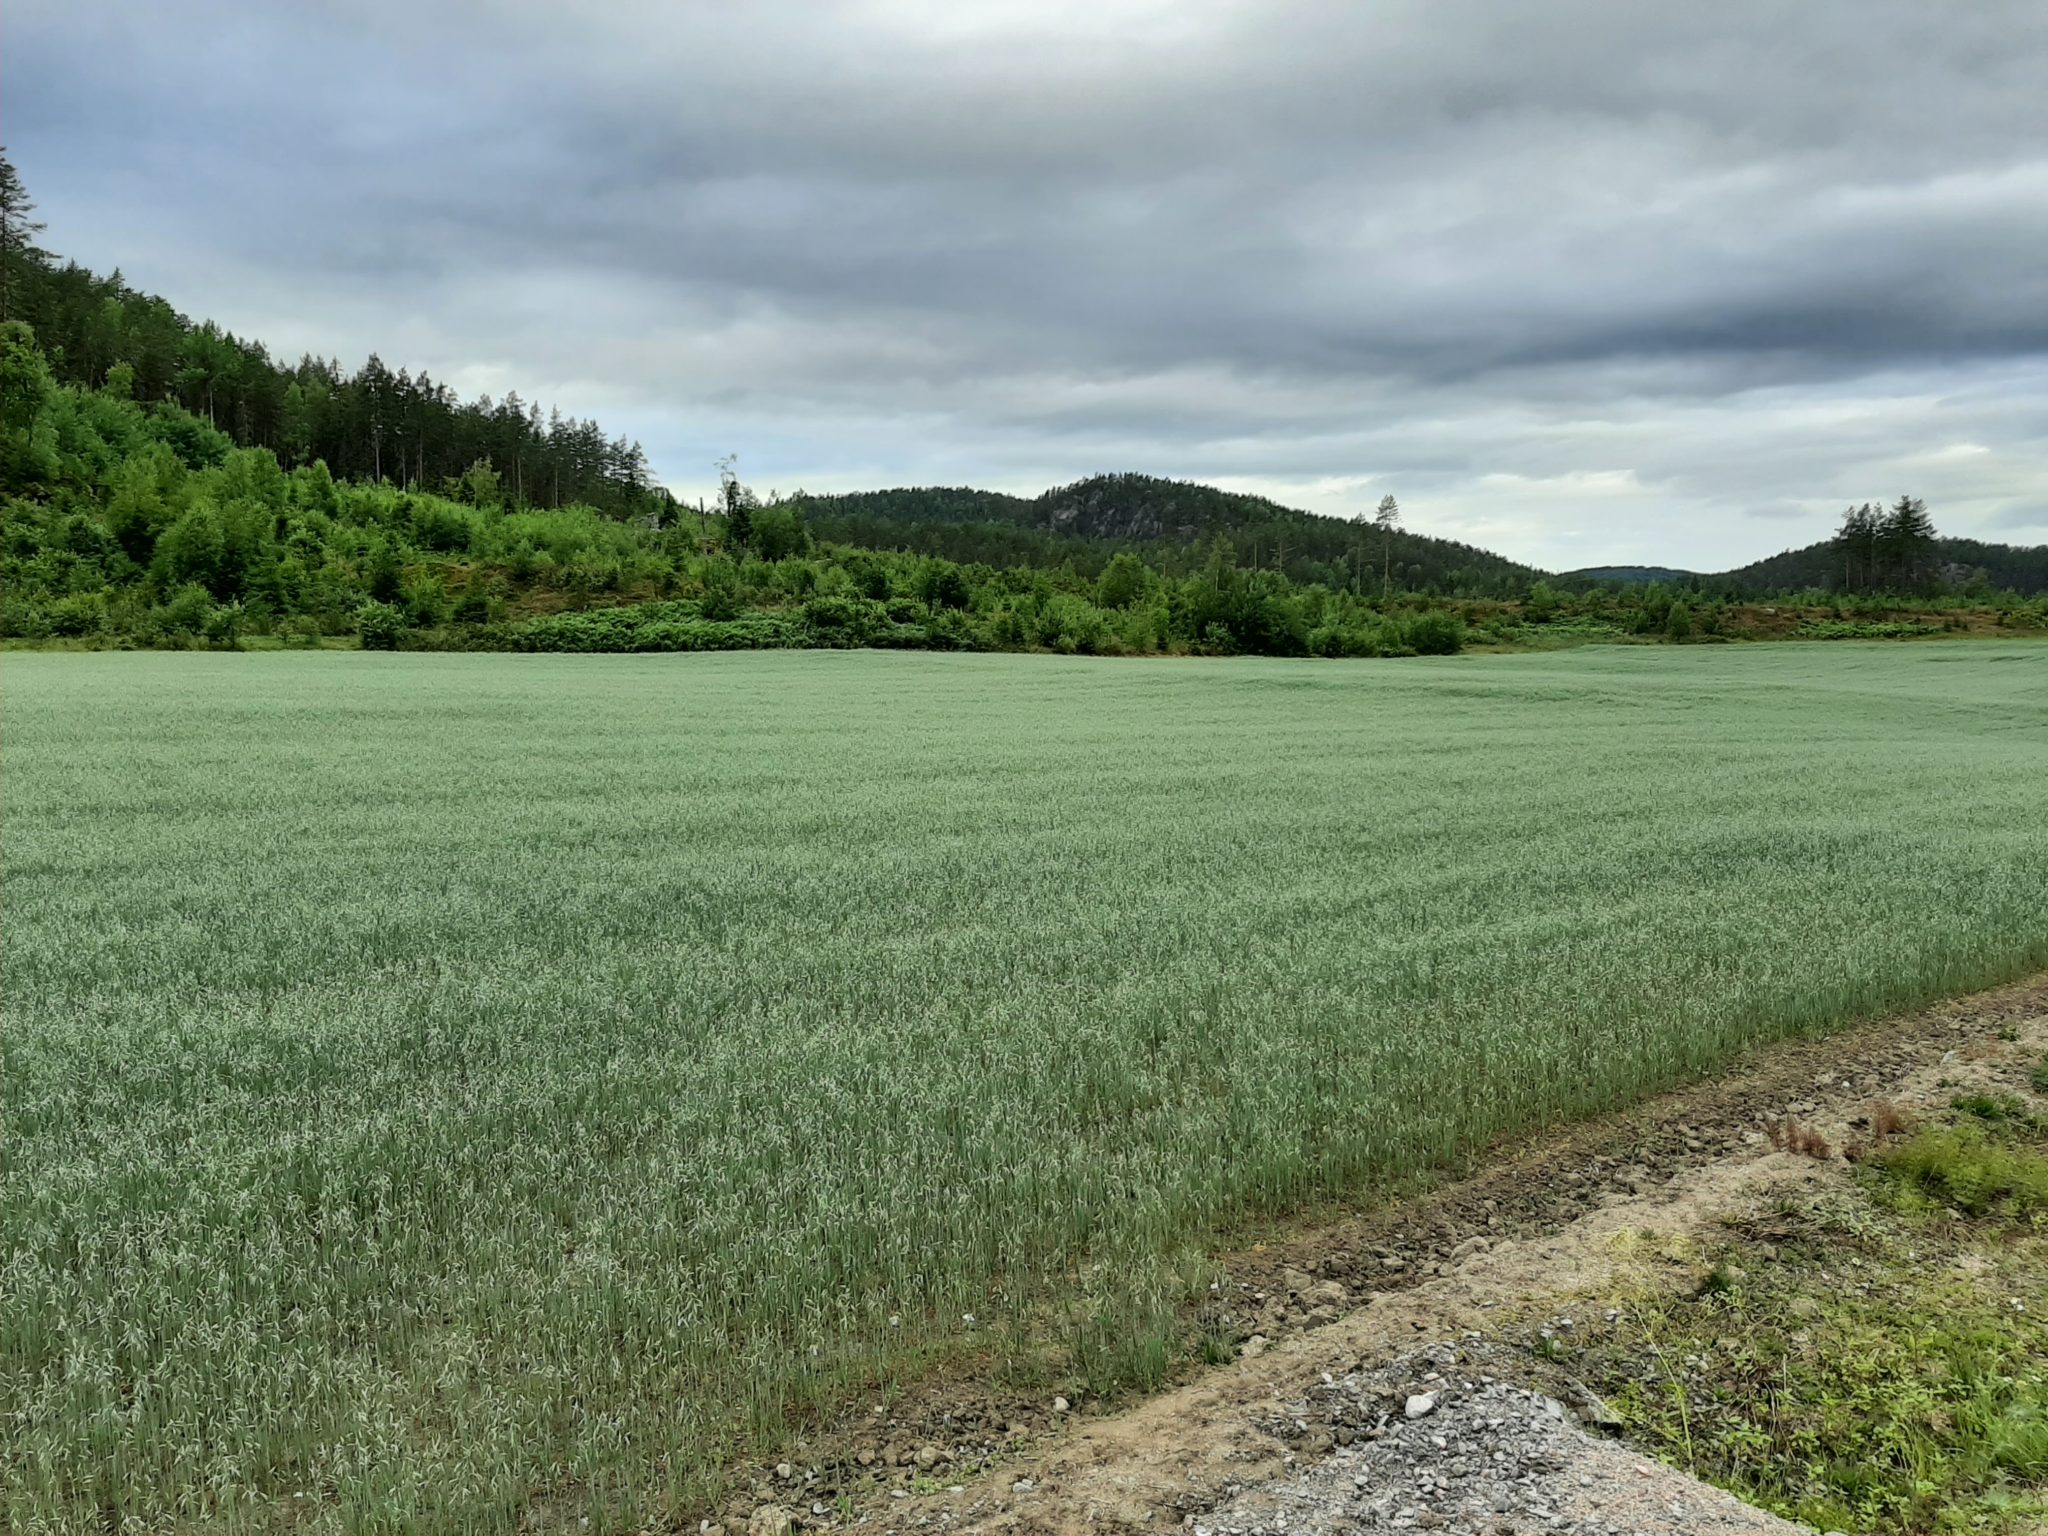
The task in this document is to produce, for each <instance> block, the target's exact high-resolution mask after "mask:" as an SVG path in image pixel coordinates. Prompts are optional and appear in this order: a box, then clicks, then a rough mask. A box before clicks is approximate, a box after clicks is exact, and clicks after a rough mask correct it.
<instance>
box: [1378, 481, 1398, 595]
mask: <svg viewBox="0 0 2048 1536" xmlns="http://www.w3.org/2000/svg"><path fill="white" fill-rule="evenodd" d="M1372 522H1373V526H1374V527H1375V528H1377V529H1379V531H1380V596H1381V598H1383V599H1384V598H1386V597H1388V596H1389V595H1391V594H1392V592H1393V590H1394V532H1395V530H1396V529H1398V528H1399V527H1400V526H1401V504H1400V503H1399V502H1398V501H1396V500H1394V498H1393V495H1392V493H1391V492H1390V493H1388V494H1387V495H1385V496H1382V497H1381V498H1380V504H1379V507H1378V508H1377V509H1376V510H1375V511H1374V512H1373V515H1372Z"/></svg>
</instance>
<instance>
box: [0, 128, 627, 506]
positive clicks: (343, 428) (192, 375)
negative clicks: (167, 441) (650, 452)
mask: <svg viewBox="0 0 2048 1536" xmlns="http://www.w3.org/2000/svg"><path fill="white" fill-rule="evenodd" d="M34 210H35V205H34V203H33V202H32V201H31V200H30V198H29V196H28V193H27V191H26V189H25V188H24V187H23V186H22V184H21V180H20V178H19V176H18V175H17V174H16V173H15V170H14V168H13V166H12V165H11V164H10V163H9V162H8V161H7V160H6V158H5V156H4V155H0V320H21V321H25V322H27V324H28V325H29V327H30V328H31V329H32V330H33V331H34V332H35V335H36V338H37V341H38V342H39V344H40V345H41V347H42V351H43V355H44V357H45V358H46V359H47V361H48V364H49V368H50V372H51V374H52V375H53V376H54V378H55V379H56V380H57V381H58V382H59V383H65V384H76V385H80V386H82V387H84V388H87V389H94V390H104V391H106V392H108V393H110V394H113V395H115V396H117V397H121V398H132V399H135V400H143V401H149V402H157V401H166V400H168V401H173V402H175V403H176V404H178V405H180V406H182V407H183V408H184V409H185V410H186V411H187V412H188V413H190V414H191V415H193V416H195V417H197V418H198V419H199V420H200V421H201V422H203V423H204V424H205V425H207V426H208V427H211V428H214V429H216V430H218V431H219V432H221V433H223V434H225V435H226V437H227V438H228V439H229V440H230V441H231V442H232V443H233V444H235V445H236V446H238V447H258V448H267V449H270V450H271V451H272V452H273V453H275V454H276V456H277V457H278V459H279V460H280V461H282V462H283V463H284V464H286V465H287V466H292V465H299V464H308V463H312V462H313V461H314V460H319V461H320V462H322V463H324V464H325V465H326V466H327V468H328V471H329V472H330V473H331V474H333V475H335V476H336V477H338V478H340V479H345V480H353V479H366V480H378V481H384V482H388V483H390V484H393V485H396V486H398V487H399V488H400V489H428V488H438V487H440V486H442V485H443V484H445V483H446V482H447V481H448V480H449V479H451V478H452V477H454V476H457V475H460V474H461V473H462V472H463V471H464V470H466V469H467V468H469V466H470V465H472V464H474V463H476V462H477V461H479V460H487V461H488V462H490V463H491V464H493V465H495V466H497V467H498V469H499V471H500V473H501V476H502V478H503V480H504V482H505V484H506V487H507V489H508V490H509V491H510V493H511V494H512V495H513V496H514V497H515V498H516V499H517V500H519V501H520V502H521V503H523V504H526V505H529V506H536V507H560V506H567V505H569V504H571V503H578V504H582V505H585V506H589V507H593V508H595V509H597V510H598V511H600V512H603V513H606V514H609V515H613V516H632V515H638V514H641V513H643V512H645V511H646V510H648V509H649V508H650V507H651V506H652V505H655V504H657V503H660V502H665V501H666V500H667V497H666V495H665V494H664V493H662V492H661V491H659V490H658V489H657V488H656V487H655V486H654V484H653V481H652V479H651V477H650V475H649V473H648V469H647V456H646V454H645V453H644V452H642V450H641V447H640V445H639V444H638V443H633V442H628V441H626V440H625V439H624V438H622V437H618V438H614V437H607V436H606V435H605V432H604V430H603V429H602V428H601V427H599V425H598V424H597V423H596V422H594V421H582V420H576V419H574V418H569V417H564V416H563V415H562V414H561V412H560V411H558V410H546V411H544V410H543V409H542V408H541V406H540V405H539V404H538V403H537V402H528V401H524V400H521V399H520V398H519V396H518V394H517V393H511V394H507V395H506V396H505V397H504V398H503V399H501V400H493V399H492V398H491V397H490V396H488V395H482V396H479V397H477V398H476V399H474V400H467V401H465V400H461V399H458V398H457V397H456V395H455V393H454V391H453V390H451V389H449V388H448V386H447V385H445V384H442V383H440V382H439V381H437V380H435V379H433V378H430V377H429V376H428V375H427V374H426V372H425V371H424V370H422V371H421V372H419V373H416V374H415V373H413V372H410V371H409V370H408V369H406V368H404V367H401V368H399V369H398V371H397V372H395V373H394V372H392V370H391V369H390V368H388V367H386V366H385V364H384V362H383V361H382V359H380V358H379V357H378V356H377V355H376V354H374V353H372V354H371V356H370V357H369V359H368V360H367V361H366V362H364V363H363V365H362V366H361V367H359V368H357V369H355V370H354V371H353V372H350V371H348V370H346V369H344V368H343V367H342V365H341V364H340V363H339V362H337V361H335V360H333V359H329V358H318V357H301V358H300V359H299V360H298V361H297V362H287V361H285V360H284V359H282V358H274V357H272V356H271V354H270V351H269V349H268V348H267V347H266V346H264V344H263V343H262V342H261V341H260V340H255V339H251V338H247V337H240V336H236V335H234V334H233V333H232V332H229V331H225V330H222V329H221V328H220V327H219V326H217V325H215V324H214V323H213V322H212V321H210V320H209V321H193V320H190V319H188V318H187V317H185V316H184V315H182V314H180V313H179V312H178V311H177V310H176V309H175V308H173V307H172V306H171V304H170V303H169V302H168V301H166V300H164V299H161V298H158V297H157V296H156V295H154V294H148V293H140V292H138V291H136V290H135V289H133V288H131V287H130V286H129V285H128V282H127V280H126V279H125V278H123V277H122V276H121V274H120V272H119V271H116V272H114V273H113V274H112V275H110V276H105V277H102V276H100V275H99V274H97V273H94V272H91V271H88V270H87V269H86V268H84V267H82V266H80V265H79V264H78V263H76V262H73V261H62V260H59V259H58V258H56V257H54V256H52V255H51V254H50V253H49V252H47V251H45V250H43V249H42V248H41V247H40V246H39V245H37V244H36V237H37V236H38V235H39V234H40V233H41V231H42V228H43V226H42V224H41V223H40V222H39V221H38V220H36V219H35V217H34Z"/></svg>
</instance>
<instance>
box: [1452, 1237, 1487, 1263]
mask: <svg viewBox="0 0 2048 1536" xmlns="http://www.w3.org/2000/svg"><path fill="white" fill-rule="evenodd" d="M1492 1246H1493V1244H1491V1243H1489V1242H1488V1241H1487V1240H1486V1239H1485V1238H1483V1237H1468V1238H1466V1239H1465V1241H1463V1242H1462V1243H1460V1244H1458V1246H1457V1247H1455V1248H1453V1249H1452V1250H1451V1262H1452V1263H1453V1264H1460V1263H1463V1262H1464V1261H1465V1260H1466V1259H1469V1258H1471V1257H1472V1255H1473V1254H1475V1253H1484V1252H1486V1250H1487V1249H1489V1248H1491V1247H1492Z"/></svg>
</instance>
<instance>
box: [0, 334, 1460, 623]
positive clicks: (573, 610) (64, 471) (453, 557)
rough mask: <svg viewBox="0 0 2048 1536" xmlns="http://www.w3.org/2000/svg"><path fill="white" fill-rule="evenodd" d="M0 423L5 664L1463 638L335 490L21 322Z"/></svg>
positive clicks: (781, 510) (1124, 580) (382, 490)
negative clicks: (23, 660)
mask: <svg viewBox="0 0 2048 1536" xmlns="http://www.w3.org/2000/svg"><path fill="white" fill-rule="evenodd" d="M0 407H4V421H0V487H4V488H5V494H4V495H0V593H4V595H0V636H5V637H7V638H13V639H26V640H64V639H68V640H86V641H95V642H100V643H116V644H120V643H126V644H137V645H173V646H176V645H196V644H212V645H224V646H233V645H237V644H240V643H242V642H243V641H244V640H246V639H247V638H249V637H252V636H257V635H262V636H273V637H279V638H281V639H283V640H285V641H287V642H296V643H304V644H319V643H321V642H322V641H323V640H328V639H348V638H360V640H361V641H362V643H364V644H366V645H370V646H373V647H375V646H401V645H405V646H414V645H420V646H429V645H430V646H449V647H472V646H474V647H489V648H499V649H521V650H530V649H701V648H714V647H717V648H723V647H731V646H753V645H764V644H807V645H884V646H889V645H895V646H906V645H907V646H930V647H938V648H966V649H1042V650H1056V651H1064V652H1073V653H1099V654H1148V653H1162V652H1200V653H1205V654H1238V653H1257V654H1266V655H1325V656H1370V655H1405V654H1414V653H1417V652H1448V651H1455V650H1457V649H1458V648H1459V647H1460V645H1461V644H1462V642H1463V637H1464V622H1463V619H1462V618H1461V616H1460V615H1459V614H1458V613H1456V612H1454V611H1450V610H1448V609H1445V608H1443V607H1441V606H1438V605H1433V604H1431V603H1430V602H1429V601H1428V600H1427V599H1424V598H1420V597H1416V596H1412V595H1408V594H1394V595H1392V596H1385V595H1381V596H1377V597H1373V598H1368V597H1365V596H1361V595H1360V594H1357V593H1353V592H1349V591H1342V590H1333V589H1330V588H1327V587H1323V586H1318V585H1310V586H1302V585H1299V584H1297V583H1294V582H1291V581H1289V580H1288V579H1287V578H1286V577H1285V576H1283V575H1280V574H1279V573H1278V572H1275V571H1271V570H1246V569H1243V568H1242V567H1240V566H1239V565H1238V564H1237V561H1236V559H1235V556H1234V554H1233V551H1232V547H1231V545H1230V543H1229V541H1228V540H1222V539H1219V540H1216V541H1213V542H1212V544H1211V545H1210V547H1209V548H1208V549H1207V551H1206V552H1205V554H1204V556H1203V559H1202V561H1201V563H1200V565H1199V567H1198V568H1197V569H1196V570H1194V571H1192V572H1189V573H1188V574H1186V575H1184V576H1175V575H1171V574H1168V573H1164V572H1162V571H1159V570H1156V569H1154V568H1153V567H1151V566H1148V565H1146V564H1145V563H1144V562H1143V561H1141V560H1139V559H1138V558H1137V557H1136V556H1135V555H1133V554H1130V553H1128V552H1126V553H1120V554H1118V555H1116V556H1113V557H1112V558H1111V559H1110V560H1109V561H1108V562H1107V563H1106V564H1105V565H1104V566H1103V568H1102V569H1101V570H1100V571H1099V572H1096V573H1093V574H1086V573H1083V572H1081V571H1079V570H1077V569H1075V568H1073V567H1072V566H1061V567H1059V568H1054V569H1046V568H1041V567H1033V566H1029V565H1024V566H1009V567H1001V568H999V567H996V566H993V565H989V564H986V563H981V562H968V563H963V562H958V561H952V560H946V559H943V558H938V557H933V556H929V555H924V554H921V553H918V552H915V551H879V550H871V549H861V548H852V547H848V546H845V545H838V544H829V543H825V542H823V541H821V540H820V539H819V538H818V537H817V535H816V534H815V533H814V532H813V530H812V529H811V527H810V525H809V523H808V521H807V518H806V513H805V508H804V504H803V503H801V502H797V501H780V502H770V503H767V504H763V503H761V502H760V501H759V500H758V499H757V498H756V497H754V496H753V495H752V494H751V493H750V492H748V491H747V490H746V488H745V487H743V486H741V485H740V484H739V483H738V481H737V478H736V477H732V476H728V479H727V482H726V496H725V498H724V500H723V502H722V506H721V511H720V512H719V513H718V514H716V515H702V514H699V513H698V512H696V511H694V510H688V509H678V508H673V507H670V508H667V509H665V515H663V516H661V517H658V518H649V519H641V520H636V521H633V522H621V521H617V520H615V519H611V518H606V517H603V516H600V515H599V514H598V513H597V512H596V511H594V510H593V509H591V508H588V507H577V506H571V507H564V508H559V509H551V508H534V507H528V506H524V505H522V504H521V503H520V502H519V501H518V500H517V498H516V497H515V496H513V495H511V494H509V493H508V488H507V486H506V484H505V481H504V477H503V476H502V475H500V474H499V473H498V471H497V470H495V469H494V468H492V467H491V466H489V465H487V464H483V463H477V464H473V465H472V466H471V467H470V468H469V469H468V470H467V471H465V472H464V473H463V474H462V475H460V476H456V477H454V478H453V479H452V480H451V481H450V482H449V483H448V484H447V485H446V487H445V489H446V491H447V494H440V493H437V492H431V491H423V490H407V489H404V488H402V487H401V486H399V485H397V484H395V483H393V482H391V481H388V480H387V481H384V482H376V481H370V482H367V483H366V482H360V481H358V482H349V481H346V480H340V479H337V478H336V477H335V476H334V475H332V474H331V473H329V471H328V467H327V466H326V464H325V463H323V462H321V461H319V460H315V461H313V462H312V463H309V464H300V465H296V466H289V465H287V464H286V463H284V462H282V461H281V460H280V459H279V458H278V456H277V455H276V454H275V453H274V452H272V451H271V450H270V449H268V448H262V447H241V446H237V444H236V443H235V442H234V440H233V439H232V438H231V437H230V436H229V434H227V433H225V432H223V431H222V430H220V428H219V427H218V426H217V425H215V424H214V423H210V422H208V421H207V420H206V419H205V418H204V417H203V416H201V415H199V414H196V413H194V412H193V411H191V410H189V409H188V408H186V407H185V406H183V405H181V404H179V403H177V402H175V401H168V400H167V401H160V402H156V403H153V404H145V403H143V402H139V401H137V400H135V399H133V398H131V397H130V394H129V393H128V392H127V391H125V390H123V389H121V388H120V387H119V386H118V381H117V382H116V383H115V384H113V385H110V386H106V387H102V388H100V389H97V390H88V389H83V388H80V387H79V386H77V385H75V384H65V383H62V382H60V381H59V380H58V379H57V378H56V377H55V374H54V372H53V370H52V369H51V367H50V365H49V362H48V359H47V358H46V357H45V355H44V354H43V352H42V351H41V350H40V348H39V347H38V346H37V345H36V342H35V338H34V335H33V333H32V332H31V331H30V330H29V329H28V327H27V326H25V325H22V324H20V323H19V322H11V323H9V324H6V325H4V326H0ZM635 604H638V605H642V606H641V607H639V608H635V607H633V606H632V605H635ZM646 605H652V606H646Z"/></svg>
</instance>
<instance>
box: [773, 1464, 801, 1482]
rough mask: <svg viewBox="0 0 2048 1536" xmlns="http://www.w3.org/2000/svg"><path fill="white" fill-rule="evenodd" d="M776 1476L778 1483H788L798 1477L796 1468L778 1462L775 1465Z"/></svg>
mask: <svg viewBox="0 0 2048 1536" xmlns="http://www.w3.org/2000/svg"><path fill="white" fill-rule="evenodd" d="M775 1476H776V1480H777V1481H779V1482H784V1483H786V1482H788V1481H789V1480H790V1479H791V1478H792V1477H795V1476H796V1468H795V1467H793V1466H791V1465H790V1464H789V1463H788V1462H786V1461H778V1462H777V1463H775Z"/></svg>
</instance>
